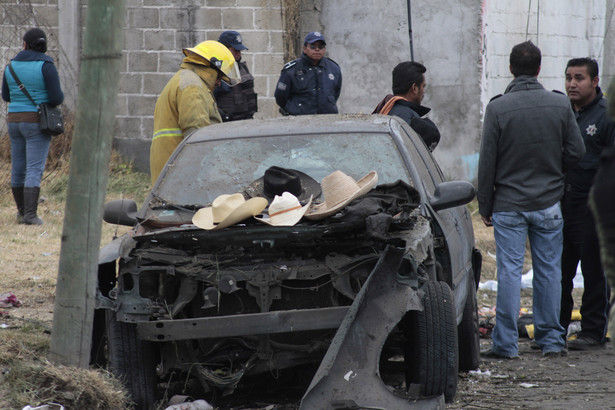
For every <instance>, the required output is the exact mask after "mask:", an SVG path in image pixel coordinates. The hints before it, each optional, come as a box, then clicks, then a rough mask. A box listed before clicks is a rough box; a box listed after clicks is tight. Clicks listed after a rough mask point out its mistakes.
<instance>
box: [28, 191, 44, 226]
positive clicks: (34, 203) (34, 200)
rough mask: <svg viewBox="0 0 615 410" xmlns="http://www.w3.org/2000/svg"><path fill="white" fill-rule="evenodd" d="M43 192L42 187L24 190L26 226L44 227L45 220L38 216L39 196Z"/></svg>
mask: <svg viewBox="0 0 615 410" xmlns="http://www.w3.org/2000/svg"><path fill="white" fill-rule="evenodd" d="M40 191H41V188H40V187H32V188H24V189H23V199H24V217H23V222H24V223H25V224H26V225H42V224H43V220H42V219H41V218H39V217H38V216H36V209H37V208H38V195H39V193H40Z"/></svg>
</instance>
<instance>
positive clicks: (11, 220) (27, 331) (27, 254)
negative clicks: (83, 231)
mask: <svg viewBox="0 0 615 410" xmlns="http://www.w3.org/2000/svg"><path fill="white" fill-rule="evenodd" d="M52 144H53V145H52V148H51V152H50V160H48V166H47V169H46V172H45V175H44V178H43V182H42V183H41V197H42V198H44V201H43V202H42V203H40V204H39V212H38V214H39V216H41V217H42V218H43V220H44V221H45V224H44V225H42V226H26V225H18V224H16V211H17V210H16V208H15V204H14V202H13V199H12V195H11V193H10V154H9V153H10V150H9V148H8V145H9V144H8V137H6V136H4V137H1V138H0V226H2V229H0V248H1V249H2V252H0V272H1V274H0V294H4V293H8V292H11V293H13V294H15V295H16V296H17V298H18V299H19V301H20V302H21V304H22V305H21V306H20V307H11V308H0V324H4V325H7V326H8V327H7V328H0V368H1V369H2V375H1V376H0V408H3V409H4V408H11V409H13V408H14V409H16V408H19V409H21V408H23V407H24V406H26V405H32V406H38V405H42V404H45V403H50V402H56V403H60V404H62V405H64V406H65V407H66V408H67V409H121V408H129V407H130V406H129V401H128V400H127V395H126V393H125V392H124V390H123V387H122V386H121V384H120V383H119V382H118V381H117V380H115V379H113V377H112V376H110V375H109V374H108V373H107V372H105V371H102V370H88V369H75V368H68V367H64V366H58V365H56V364H53V363H50V362H49V361H48V360H47V359H46V357H47V353H48V351H49V342H50V334H51V328H52V321H53V304H54V299H55V287H56V279H57V270H58V264H59V259H60V249H61V236H62V224H63V221H64V206H65V200H66V185H67V182H68V168H69V166H68V157H69V155H68V153H69V152H70V137H69V136H60V137H58V138H54V140H53V143H52ZM52 156H53V158H52ZM109 170H110V180H109V186H108V190H107V200H111V199H116V198H120V197H125V198H133V199H135V200H136V201H137V202H142V200H143V199H144V197H145V195H146V194H147V192H149V190H150V188H151V185H150V179H149V176H148V175H145V174H141V173H137V172H134V171H133V170H132V167H131V166H130V164H128V165H127V164H122V163H121V162H120V160H119V157H118V156H117V154H113V155H112V158H111V161H110V169H109ZM128 229H129V228H128V227H123V228H119V229H118V228H117V227H116V226H112V225H108V224H105V223H103V227H102V238H101V244H106V243H108V242H110V241H111V239H112V238H113V236H114V235H120V234H122V233H124V232H125V231H127V230H128Z"/></svg>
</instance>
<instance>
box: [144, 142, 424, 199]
mask: <svg viewBox="0 0 615 410" xmlns="http://www.w3.org/2000/svg"><path fill="white" fill-rule="evenodd" d="M271 166H278V167H282V168H290V169H295V170H298V171H301V172H304V173H306V174H308V175H309V176H310V177H312V178H313V179H315V180H316V181H318V182H319V183H320V182H321V181H322V178H323V177H325V176H327V175H329V174H330V173H332V172H333V171H336V170H341V171H343V172H344V173H346V174H347V175H350V176H351V177H353V178H354V179H355V180H359V179H360V178H362V177H363V176H365V175H366V174H367V173H368V172H370V171H372V170H375V171H377V172H378V183H379V184H382V183H386V182H394V181H397V180H398V179H401V180H403V181H406V182H408V183H409V184H411V185H414V184H413V182H412V181H411V180H410V177H409V174H408V172H407V170H406V166H405V165H404V163H403V161H402V158H401V156H400V153H399V151H398V149H397V146H396V145H395V142H394V141H393V140H392V138H391V136H390V135H388V134H384V133H379V134H367V133H354V134H330V135H322V134H318V135H292V136H274V137H258V138H242V139H230V140H219V141H204V142H198V143H194V144H187V145H185V146H184V148H183V150H182V152H181V153H180V154H179V155H178V156H177V158H176V160H175V161H174V164H172V166H169V167H167V169H166V173H165V175H164V177H163V180H162V181H161V183H160V185H159V186H158V188H157V191H156V192H154V193H153V194H154V195H155V196H157V197H158V199H159V200H163V201H164V202H166V203H174V204H181V205H207V204H209V203H211V202H212V201H213V200H214V199H215V198H216V197H217V196H219V195H222V194H232V193H235V192H242V191H243V190H244V189H245V188H246V187H248V186H249V185H250V184H251V183H252V182H253V181H255V180H256V179H258V178H260V177H262V176H263V175H264V173H265V171H266V170H267V169H268V168H269V167H271Z"/></svg>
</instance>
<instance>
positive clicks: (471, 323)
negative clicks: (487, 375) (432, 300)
mask: <svg viewBox="0 0 615 410" xmlns="http://www.w3.org/2000/svg"><path fill="white" fill-rule="evenodd" d="M457 333H458V334H459V371H461V372H468V371H470V370H476V369H478V366H479V364H480V333H479V329H478V308H477V305H476V284H475V283H474V277H473V276H469V280H468V296H467V299H466V303H465V306H464V309H463V319H462V320H461V323H460V324H459V329H458V330H457Z"/></svg>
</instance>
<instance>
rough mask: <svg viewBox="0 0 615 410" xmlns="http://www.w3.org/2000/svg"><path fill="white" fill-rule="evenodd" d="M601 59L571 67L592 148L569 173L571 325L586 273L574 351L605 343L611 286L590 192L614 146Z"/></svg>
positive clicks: (565, 288)
mask: <svg viewBox="0 0 615 410" xmlns="http://www.w3.org/2000/svg"><path fill="white" fill-rule="evenodd" d="M598 84H599V78H598V63H597V62H596V60H594V59H591V58H573V59H572V60H570V61H568V64H567V66H566V93H567V94H568V97H569V98H570V102H571V103H572V107H573V109H574V113H575V117H576V120H577V123H578V124H579V129H580V130H581V135H582V136H583V140H584V142H585V148H586V153H585V156H584V157H583V159H582V160H581V162H579V163H578V164H577V166H575V167H574V168H573V169H571V170H570V171H568V172H567V173H566V178H565V184H566V189H565V193H564V198H563V200H562V213H563V216H564V248H563V253H562V306H561V316H560V323H561V324H562V326H563V327H564V329H565V330H566V329H568V325H569V324H570V315H571V312H572V308H573V304H574V301H573V298H572V288H573V279H574V277H575V275H576V273H577V266H578V264H579V261H580V262H581V270H582V272H583V282H584V289H583V297H582V301H581V332H580V333H579V335H578V337H577V338H576V339H574V340H570V341H569V342H568V348H569V349H570V350H589V349H595V348H600V347H602V346H604V343H605V338H606V330H607V312H608V310H607V309H608V286H607V281H606V278H605V275H604V271H603V269H602V264H601V263H600V246H599V242H598V235H597V234H596V229H595V224H594V219H593V216H592V213H591V211H590V209H589V206H588V199H589V192H590V189H591V187H592V184H593V180H594V176H595V175H596V172H597V171H598V168H599V165H600V154H601V153H602V151H603V150H604V149H605V148H607V147H609V146H612V145H613V140H614V137H615V123H614V122H613V121H611V119H610V118H609V117H608V115H607V103H606V100H605V99H604V98H603V95H602V91H601V90H600V86H599V85H598Z"/></svg>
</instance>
